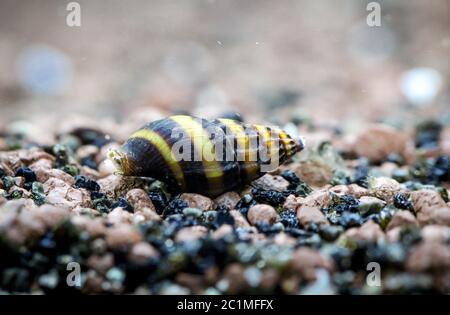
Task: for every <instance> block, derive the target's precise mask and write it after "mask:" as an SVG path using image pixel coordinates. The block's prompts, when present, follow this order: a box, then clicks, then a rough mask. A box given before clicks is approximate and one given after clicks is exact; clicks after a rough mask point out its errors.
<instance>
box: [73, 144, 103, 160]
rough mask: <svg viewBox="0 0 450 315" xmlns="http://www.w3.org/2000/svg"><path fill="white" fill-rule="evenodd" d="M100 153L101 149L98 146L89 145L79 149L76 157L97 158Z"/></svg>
mask: <svg viewBox="0 0 450 315" xmlns="http://www.w3.org/2000/svg"><path fill="white" fill-rule="evenodd" d="M98 152H99V149H98V147H97V146H96V145H93V144H87V145H82V146H81V147H79V148H78V150H77V152H76V155H77V156H78V158H79V159H84V158H88V157H91V156H95V155H97V154H98Z"/></svg>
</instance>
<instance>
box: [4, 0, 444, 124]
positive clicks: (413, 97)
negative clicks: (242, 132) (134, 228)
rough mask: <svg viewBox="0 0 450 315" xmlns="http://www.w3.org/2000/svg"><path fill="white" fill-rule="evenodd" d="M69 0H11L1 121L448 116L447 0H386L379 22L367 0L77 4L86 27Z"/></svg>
mask: <svg viewBox="0 0 450 315" xmlns="http://www.w3.org/2000/svg"><path fill="white" fill-rule="evenodd" d="M69 2H70V1H61V0H59V1H56V0H55V1H52V0H36V1H16V0H0V69H1V71H0V124H1V126H2V127H5V126H7V125H8V124H10V123H11V122H12V121H39V120H40V121H43V120H44V121H49V119H50V120H51V119H53V120H56V121H59V122H60V123H61V122H64V121H65V119H69V118H68V117H69V116H72V115H74V114H77V115H84V116H86V117H87V116H88V117H90V119H94V120H95V119H105V118H107V119H111V120H115V121H119V122H121V121H124V120H127V118H128V117H129V116H130V115H140V114H139V113H141V112H142V113H143V112H144V111H145V112H147V113H148V111H153V112H155V113H156V112H157V114H155V117H157V116H159V115H161V116H163V115H164V114H166V113H172V112H189V113H192V114H195V115H198V116H202V117H216V116H218V115H221V114H222V113H225V112H232V111H238V112H240V113H241V114H242V115H243V116H244V117H245V119H246V120H247V121H260V120H264V121H269V122H273V123H285V122H287V121H305V120H311V121H315V122H317V123H319V124H325V125H327V124H329V125H330V126H339V127H341V128H343V129H348V130H353V129H358V128H361V126H364V124H365V123H366V122H367V121H377V122H380V121H381V122H387V123H389V124H393V125H396V126H399V127H404V125H405V124H409V123H416V122H417V121H418V120H421V119H424V118H436V119H439V120H440V121H441V122H443V123H444V124H448V122H449V121H450V92H449V91H450V89H449V77H450V2H449V1H448V0H433V1H423V0H421V1H419V0H399V1H377V2H378V3H379V4H380V6H381V26H380V27H370V26H368V24H367V22H366V18H367V15H368V14H369V13H370V12H369V11H367V10H366V6H367V4H368V3H369V2H370V1H360V0H346V1H316V0H311V1H301V0H286V1H268V0H250V1H237V0H235V1H234V0H233V1H214V0H193V1H172V0H164V1H162V0H161V1H144V0H142V1H140V0H130V1H119V0H108V1H106V0H89V1H88V0H79V1H77V2H78V3H79V4H80V7H81V26H80V27H76V26H75V27H70V26H68V25H67V23H66V17H67V15H68V14H69V13H70V12H69V11H67V9H66V7H67V4H68V3H69ZM144 116H145V115H144ZM145 117H153V116H151V115H150V116H145ZM50 126H51V125H50V124H49V128H50ZM135 127H136V128H137V127H138V126H135Z"/></svg>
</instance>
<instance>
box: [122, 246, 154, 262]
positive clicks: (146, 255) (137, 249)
mask: <svg viewBox="0 0 450 315" xmlns="http://www.w3.org/2000/svg"><path fill="white" fill-rule="evenodd" d="M155 257H159V253H158V251H157V250H156V249H155V248H154V247H153V246H152V245H150V244H149V243H146V242H139V243H137V244H134V245H133V247H132V248H131V250H130V253H129V254H128V259H129V260H130V261H131V262H133V263H135V264H137V265H143V264H145V263H147V262H148V260H149V259H151V258H155Z"/></svg>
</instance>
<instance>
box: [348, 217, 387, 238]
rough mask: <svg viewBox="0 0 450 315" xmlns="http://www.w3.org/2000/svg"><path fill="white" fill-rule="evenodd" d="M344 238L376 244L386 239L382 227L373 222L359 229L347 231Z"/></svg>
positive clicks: (370, 221) (368, 222)
mask: <svg viewBox="0 0 450 315" xmlns="http://www.w3.org/2000/svg"><path fill="white" fill-rule="evenodd" d="M343 237H349V238H352V239H355V240H361V241H369V242H375V241H377V240H382V239H384V237H385V235H384V232H383V230H382V229H381V227H380V226H379V225H378V224H376V223H375V222H373V221H372V220H369V221H367V222H366V223H364V224H363V225H361V226H360V227H357V228H351V229H348V230H347V231H345V233H344V234H343Z"/></svg>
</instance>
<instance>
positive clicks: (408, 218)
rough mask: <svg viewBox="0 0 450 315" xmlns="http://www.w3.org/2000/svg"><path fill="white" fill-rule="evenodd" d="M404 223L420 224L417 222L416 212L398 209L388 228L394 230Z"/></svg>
mask: <svg viewBox="0 0 450 315" xmlns="http://www.w3.org/2000/svg"><path fill="white" fill-rule="evenodd" d="M404 225H415V226H418V225H419V223H418V222H417V219H416V217H415V216H414V214H412V213H411V212H410V211H408V210H400V211H397V212H396V213H395V214H394V216H393V217H392V219H391V221H390V222H389V224H388V226H387V227H386V230H387V231H389V230H392V229H394V228H396V227H398V226H404Z"/></svg>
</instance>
